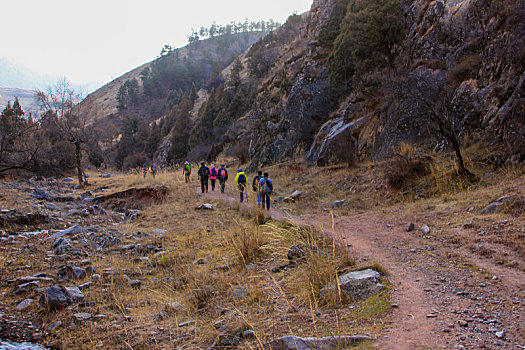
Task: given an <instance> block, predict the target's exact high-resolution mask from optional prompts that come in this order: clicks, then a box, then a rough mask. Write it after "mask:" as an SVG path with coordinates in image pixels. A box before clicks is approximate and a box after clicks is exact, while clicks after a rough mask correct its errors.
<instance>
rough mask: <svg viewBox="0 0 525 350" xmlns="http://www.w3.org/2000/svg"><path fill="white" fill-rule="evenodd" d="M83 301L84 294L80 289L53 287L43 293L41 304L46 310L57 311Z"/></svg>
mask: <svg viewBox="0 0 525 350" xmlns="http://www.w3.org/2000/svg"><path fill="white" fill-rule="evenodd" d="M82 301H84V294H82V292H81V291H80V289H78V287H62V286H51V287H49V288H47V289H45V290H44V291H43V292H42V294H41V295H40V300H39V303H40V306H42V307H44V308H47V309H49V310H51V311H56V310H60V309H63V308H65V307H67V306H69V305H71V304H76V303H80V302H82Z"/></svg>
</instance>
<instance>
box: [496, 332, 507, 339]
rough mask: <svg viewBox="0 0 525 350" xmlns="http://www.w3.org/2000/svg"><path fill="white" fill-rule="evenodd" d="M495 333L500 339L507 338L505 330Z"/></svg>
mask: <svg viewBox="0 0 525 350" xmlns="http://www.w3.org/2000/svg"><path fill="white" fill-rule="evenodd" d="M495 334H496V337H498V338H499V339H503V338H505V331H500V332H496V333H495Z"/></svg>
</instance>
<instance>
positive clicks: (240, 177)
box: [238, 174, 246, 185]
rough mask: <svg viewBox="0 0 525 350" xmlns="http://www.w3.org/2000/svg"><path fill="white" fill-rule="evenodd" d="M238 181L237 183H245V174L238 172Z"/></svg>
mask: <svg viewBox="0 0 525 350" xmlns="http://www.w3.org/2000/svg"><path fill="white" fill-rule="evenodd" d="M238 182H239V185H245V184H246V175H244V174H240V175H239V181H238Z"/></svg>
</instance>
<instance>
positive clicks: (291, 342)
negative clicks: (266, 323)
mask: <svg viewBox="0 0 525 350" xmlns="http://www.w3.org/2000/svg"><path fill="white" fill-rule="evenodd" d="M370 339H371V338H370V337H368V336H340V337H324V338H314V337H309V338H302V337H296V336H293V335H287V336H285V337H282V338H278V339H274V340H272V341H270V342H268V343H266V344H265V349H266V348H269V349H272V350H314V349H317V350H329V349H335V348H339V347H342V348H344V347H347V346H350V345H354V344H357V343H359V342H361V341H364V340H370Z"/></svg>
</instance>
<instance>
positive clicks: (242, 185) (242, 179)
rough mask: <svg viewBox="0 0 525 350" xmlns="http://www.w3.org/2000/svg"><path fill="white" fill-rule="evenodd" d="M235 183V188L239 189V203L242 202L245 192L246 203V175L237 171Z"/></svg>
mask: <svg viewBox="0 0 525 350" xmlns="http://www.w3.org/2000/svg"><path fill="white" fill-rule="evenodd" d="M235 183H236V184H237V187H238V188H239V192H240V195H241V203H242V202H243V200H244V192H245V191H246V202H248V190H247V187H246V183H247V178H246V174H245V173H244V171H242V169H239V170H237V175H236V176H235Z"/></svg>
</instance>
